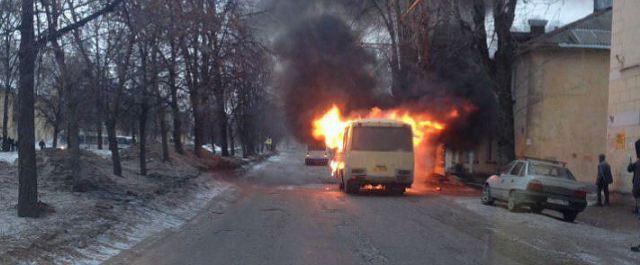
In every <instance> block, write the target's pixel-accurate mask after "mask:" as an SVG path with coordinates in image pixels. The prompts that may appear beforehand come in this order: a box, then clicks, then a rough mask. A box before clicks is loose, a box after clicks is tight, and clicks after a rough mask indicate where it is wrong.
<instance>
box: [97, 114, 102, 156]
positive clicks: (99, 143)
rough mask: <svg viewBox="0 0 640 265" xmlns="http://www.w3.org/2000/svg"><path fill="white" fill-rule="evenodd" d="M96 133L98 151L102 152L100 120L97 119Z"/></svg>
mask: <svg viewBox="0 0 640 265" xmlns="http://www.w3.org/2000/svg"><path fill="white" fill-rule="evenodd" d="M97 125H98V128H97V129H98V133H97V138H98V150H102V120H101V119H99V118H98V124H97Z"/></svg>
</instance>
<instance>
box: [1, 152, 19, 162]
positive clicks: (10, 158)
mask: <svg viewBox="0 0 640 265" xmlns="http://www.w3.org/2000/svg"><path fill="white" fill-rule="evenodd" d="M0 161H3V162H7V163H9V164H14V163H16V162H17V161H18V152H0Z"/></svg>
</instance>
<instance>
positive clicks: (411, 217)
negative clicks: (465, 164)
mask: <svg viewBox="0 0 640 265" xmlns="http://www.w3.org/2000/svg"><path fill="white" fill-rule="evenodd" d="M233 183H234V184H235V185H236V186H237V187H238V188H237V192H235V194H232V195H230V196H231V198H228V200H227V201H229V202H228V203H217V202H211V203H210V206H209V207H207V208H206V210H204V211H203V212H201V213H200V214H199V215H198V216H197V217H196V218H194V219H193V220H191V221H190V222H189V223H187V224H185V225H184V226H182V227H181V228H180V229H177V230H171V231H165V232H164V233H162V234H159V235H156V236H154V237H151V238H149V239H147V240H145V241H143V242H142V243H141V244H138V245H137V246H136V247H134V248H132V249H130V250H126V251H123V252H122V253H121V254H120V255H119V256H116V257H115V258H113V259H111V260H110V261H108V262H107V264H322V265H325V264H640V254H635V253H631V252H630V251H629V246H630V245H631V244H633V243H636V242H637V241H640V229H639V230H637V231H638V233H637V234H633V233H629V231H632V230H633V229H631V230H628V229H627V230H616V229H607V228H603V227H597V226H594V225H592V224H591V223H590V222H584V221H582V220H581V217H580V216H579V217H578V220H577V222H576V223H566V222H563V221H561V220H558V219H557V218H554V215H553V214H552V213H546V212H545V214H532V213H511V212H508V211H507V210H506V209H504V207H502V206H500V205H498V206H484V205H481V204H480V200H479V198H478V196H479V194H478V193H477V192H475V191H471V192H469V190H467V189H464V191H462V192H457V191H453V190H447V189H446V188H445V189H444V191H442V192H437V191H434V190H433V189H412V190H409V191H408V192H407V194H406V195H405V196H402V197H398V196H388V195H385V194H381V193H364V194H362V195H346V194H344V193H342V192H341V191H340V190H338V186H337V184H336V183H335V181H334V180H333V179H332V178H331V177H330V176H329V172H328V169H327V168H326V167H308V166H305V165H304V153H303V152H301V151H286V152H283V153H282V154H281V155H279V156H275V157H272V158H270V159H269V160H267V161H266V162H264V163H261V164H258V165H256V166H254V167H253V168H252V169H250V170H248V172H247V173H246V174H245V175H244V176H243V177H239V178H238V179H236V180H234V181H233Z"/></svg>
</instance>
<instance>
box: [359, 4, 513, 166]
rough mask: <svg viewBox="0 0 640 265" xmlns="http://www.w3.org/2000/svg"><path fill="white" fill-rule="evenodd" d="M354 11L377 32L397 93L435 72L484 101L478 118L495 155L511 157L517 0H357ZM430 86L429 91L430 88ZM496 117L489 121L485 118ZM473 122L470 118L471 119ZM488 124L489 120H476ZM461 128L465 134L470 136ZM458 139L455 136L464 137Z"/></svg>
mask: <svg viewBox="0 0 640 265" xmlns="http://www.w3.org/2000/svg"><path fill="white" fill-rule="evenodd" d="M359 2H360V3H361V5H358V6H357V8H356V10H355V11H356V12H355V14H356V17H357V18H358V19H360V20H361V21H363V22H364V24H366V27H371V25H373V28H374V29H375V30H378V31H379V32H381V34H380V35H381V36H384V37H382V38H383V39H384V42H385V43H387V44H388V46H386V47H385V49H383V56H384V58H386V60H387V62H388V65H389V67H388V68H389V69H390V73H391V82H390V83H391V92H392V94H393V96H394V97H395V98H396V99H398V100H400V101H407V100H410V99H412V98H419V97H421V96H423V95H424V94H425V91H424V89H422V88H421V87H420V85H419V84H421V83H424V82H425V77H427V78H428V77H429V76H434V75H435V76H437V77H438V78H440V79H444V80H445V81H447V82H449V84H451V85H449V86H447V87H446V89H447V90H449V92H451V93H453V94H454V95H455V96H459V97H461V98H467V99H470V100H471V101H472V102H473V104H475V105H476V106H478V107H480V108H481V109H482V113H481V114H480V115H479V116H477V117H476V121H475V122H476V123H478V124H479V125H481V124H491V127H493V128H497V129H490V130H486V129H483V130H484V132H482V133H475V134H476V135H479V134H485V135H486V134H494V136H495V138H494V139H496V140H497V145H498V150H497V151H498V161H500V162H501V163H508V162H509V161H510V160H511V159H513V157H514V152H515V151H514V150H515V149H514V133H513V98H512V94H511V74H512V71H511V68H512V66H513V61H514V58H515V55H516V43H515V42H514V39H513V36H512V32H511V28H512V26H513V23H514V18H515V14H516V5H517V3H518V2H519V1H518V0H362V1H359ZM427 93H428V92H427ZM487 121H493V122H487ZM472 122H473V121H472ZM481 126H486V125H481ZM469 129H474V128H466V129H465V131H464V134H465V135H467V136H464V137H462V138H467V139H468V134H469V131H468V130H469ZM461 141H462V139H456V140H455V142H461Z"/></svg>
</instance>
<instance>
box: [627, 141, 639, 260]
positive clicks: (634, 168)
mask: <svg viewBox="0 0 640 265" xmlns="http://www.w3.org/2000/svg"><path fill="white" fill-rule="evenodd" d="M635 145H636V162H632V161H631V157H629V166H627V171H629V172H633V179H632V183H633V187H632V189H631V193H633V198H635V200H636V208H635V210H634V212H635V213H639V212H638V204H639V202H640V139H639V140H637V141H636V144H635ZM631 251H633V252H640V244H639V245H637V246H633V247H631Z"/></svg>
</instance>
